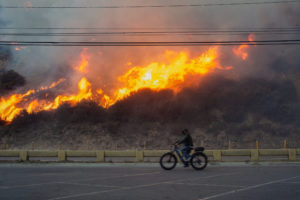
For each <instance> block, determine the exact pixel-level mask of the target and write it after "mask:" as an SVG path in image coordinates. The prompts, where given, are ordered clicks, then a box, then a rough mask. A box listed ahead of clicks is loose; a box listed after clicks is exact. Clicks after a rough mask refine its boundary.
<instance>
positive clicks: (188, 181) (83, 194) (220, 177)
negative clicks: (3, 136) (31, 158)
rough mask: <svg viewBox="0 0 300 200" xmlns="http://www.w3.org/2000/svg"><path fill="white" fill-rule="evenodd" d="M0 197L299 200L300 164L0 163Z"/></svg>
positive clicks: (23, 199)
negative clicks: (167, 167) (198, 166)
mask: <svg viewBox="0 0 300 200" xmlns="http://www.w3.org/2000/svg"><path fill="white" fill-rule="evenodd" d="M0 177H1V178H0V199H1V200H15V199H18V200H19V199H20V200H27V199H28V200H35V199H36V200H60V199H67V200H68V199H72V200H73V199H74V200H96V199H97V200H99V199H101V200H102V199H103V200H106V199H107V200H115V199H120V200H121V199H122V200H124V199H129V200H141V199H143V200H148V199H155V200H157V199H171V200H177V199H178V200H182V199H189V200H209V199H222V200H227V199H243V200H248V199H249V200H250V199H251V200H255V199H261V200H265V199H272V200H279V199H284V200H287V199H293V200H294V199H300V163H298V164H297V163H294V164H264V165H250V164H241V165H239V164H226V165H209V166H208V167H207V168H206V169H205V170H204V171H195V170H193V169H192V168H183V167H182V166H177V167H176V168H175V169H174V170H172V171H164V170H162V169H161V168H160V167H159V166H158V165H157V164H140V165H135V164H88V163H86V164H73V163H66V164H64V163H52V164H43V163H41V164H38V163H35V164H18V163H15V164H7V163H1V164H0Z"/></svg>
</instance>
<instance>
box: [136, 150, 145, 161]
mask: <svg viewBox="0 0 300 200" xmlns="http://www.w3.org/2000/svg"><path fill="white" fill-rule="evenodd" d="M143 161H144V152H143V151H138V150H136V162H143Z"/></svg>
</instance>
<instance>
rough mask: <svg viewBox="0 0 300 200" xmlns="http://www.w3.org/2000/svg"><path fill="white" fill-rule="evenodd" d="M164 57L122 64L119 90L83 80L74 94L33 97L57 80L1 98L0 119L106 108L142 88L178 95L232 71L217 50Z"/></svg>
mask: <svg viewBox="0 0 300 200" xmlns="http://www.w3.org/2000/svg"><path fill="white" fill-rule="evenodd" d="M86 53H87V48H84V49H83V51H82V52H81V54H80V57H81V63H80V64H79V65H78V67H75V68H74V69H76V70H78V71H79V72H83V71H85V72H88V71H87V70H86V67H87V66H88V60H89V59H90V57H91V56H90V55H89V56H87V54H86ZM164 57H165V60H166V61H165V62H151V63H148V64H147V65H145V66H134V64H133V63H131V62H129V61H128V62H126V63H124V65H125V66H127V67H129V68H130V69H129V70H128V71H127V72H125V73H124V74H122V75H120V76H119V77H118V78H117V79H116V83H117V84H116V85H118V86H117V87H114V88H106V87H104V88H105V89H104V88H93V85H92V83H90V82H89V81H88V80H87V78H86V77H82V78H81V79H80V80H79V81H78V83H77V86H78V90H77V92H75V93H74V92H73V93H72V92H71V91H72V90H69V88H66V91H65V92H63V93H61V94H58V95H56V96H54V97H53V96H52V98H50V97H49V95H48V93H46V94H45V95H43V97H44V99H39V98H37V97H35V95H33V94H35V93H38V92H41V91H45V90H48V89H51V88H54V87H56V86H57V85H59V84H60V83H62V82H63V81H65V79H60V80H58V81H56V82H53V83H52V84H50V85H49V86H45V87H41V88H39V89H38V90H30V91H28V92H27V93H25V94H14V95H11V96H10V97H8V98H7V99H5V98H1V101H0V112H1V119H2V120H4V121H6V122H11V121H12V120H13V119H14V118H15V117H16V116H17V115H18V114H20V113H21V112H22V111H23V110H26V111H27V112H28V113H34V112H39V111H42V110H53V109H57V108H58V107H59V106H61V105H62V104H65V103H68V104H70V105H71V106H74V105H76V104H77V103H79V102H81V101H83V100H92V101H94V102H96V103H98V104H99V106H102V107H105V108H108V107H110V106H112V105H113V104H115V103H116V102H117V101H119V100H122V99H124V98H126V97H127V96H129V95H130V94H131V93H133V92H137V91H138V90H140V89H143V88H150V89H152V90H156V91H159V90H162V89H171V90H173V91H174V92H175V93H177V92H179V91H180V90H181V89H182V88H184V87H190V86H194V85H197V84H198V83H199V82H198V81H199V80H200V78H201V76H203V75H205V74H208V73H211V72H213V71H214V70H216V69H221V70H229V69H231V68H232V67H222V66H221V65H220V63H219V49H218V47H213V48H210V49H208V50H207V51H205V52H204V53H202V54H200V56H198V57H194V58H190V55H189V53H188V52H187V51H181V52H174V51H165V54H164ZM81 76H82V75H81ZM195 77H196V79H195ZM195 80H197V81H195Z"/></svg>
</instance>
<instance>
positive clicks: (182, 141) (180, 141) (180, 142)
mask: <svg viewBox="0 0 300 200" xmlns="http://www.w3.org/2000/svg"><path fill="white" fill-rule="evenodd" d="M186 139H187V135H185V136H184V137H183V138H182V140H179V141H177V142H176V143H177V144H182V143H184V142H185V141H186Z"/></svg>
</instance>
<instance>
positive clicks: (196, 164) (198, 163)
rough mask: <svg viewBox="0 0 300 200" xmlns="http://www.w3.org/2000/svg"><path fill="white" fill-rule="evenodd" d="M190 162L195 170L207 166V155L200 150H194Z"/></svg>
mask: <svg viewBox="0 0 300 200" xmlns="http://www.w3.org/2000/svg"><path fill="white" fill-rule="evenodd" d="M190 162H191V165H192V167H193V168H194V169H195V170H202V169H204V168H205V167H206V166H207V156H206V155H205V154H204V153H202V152H196V153H194V154H193V155H192V158H191V161H190Z"/></svg>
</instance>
